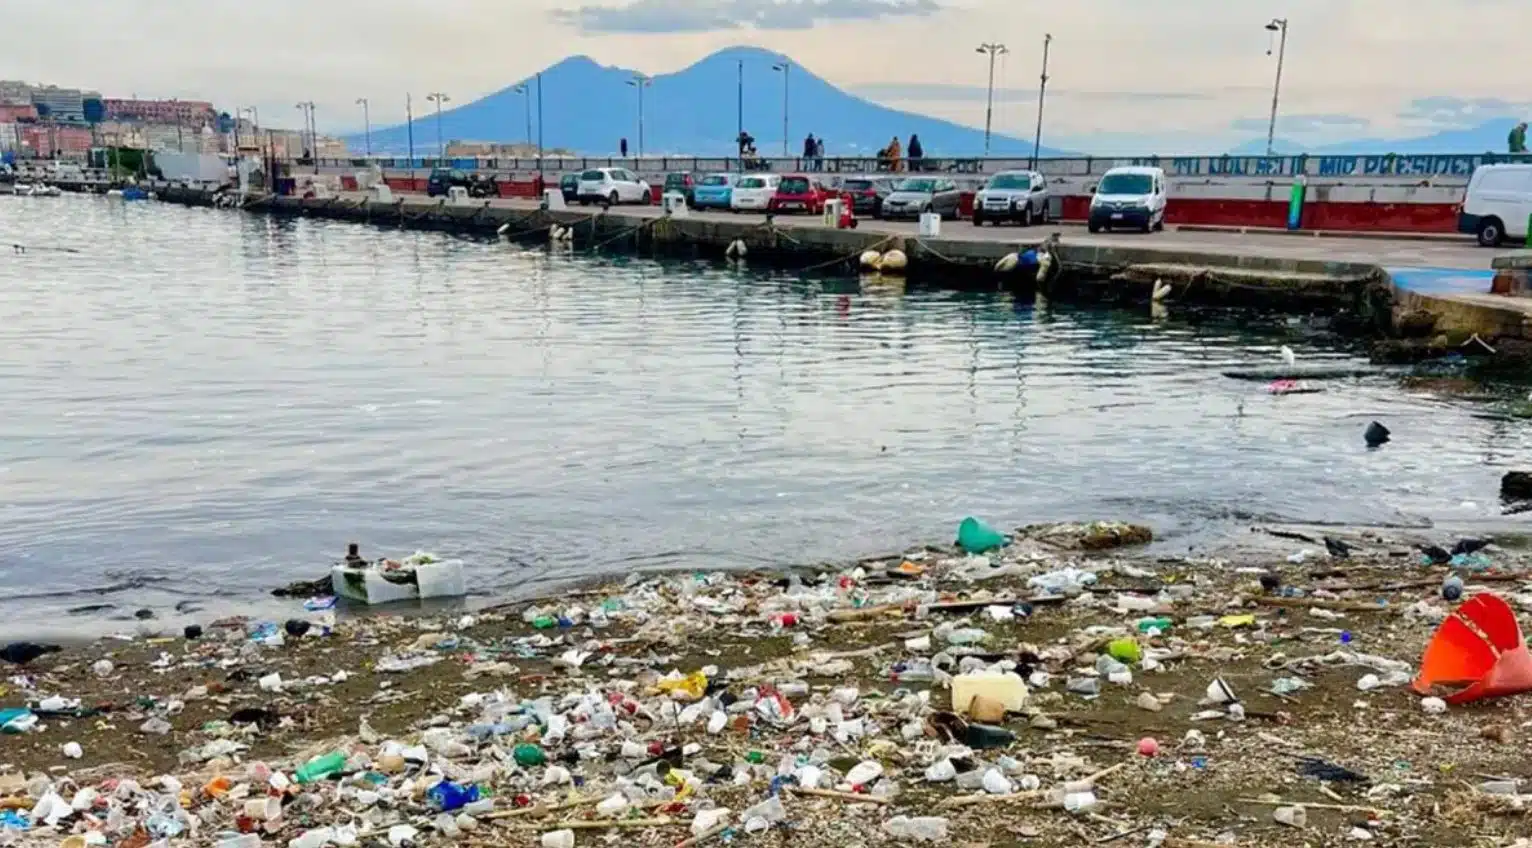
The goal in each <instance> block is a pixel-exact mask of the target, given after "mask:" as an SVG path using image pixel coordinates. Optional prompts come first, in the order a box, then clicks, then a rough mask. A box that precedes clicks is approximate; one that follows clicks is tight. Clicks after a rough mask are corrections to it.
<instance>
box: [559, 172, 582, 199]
mask: <svg viewBox="0 0 1532 848" xmlns="http://www.w3.org/2000/svg"><path fill="white" fill-rule="evenodd" d="M559 192H560V193H561V194H563V195H564V202H565V203H574V202H575V201H576V200H579V199H580V175H579V174H565V175H564V176H562V177H559Z"/></svg>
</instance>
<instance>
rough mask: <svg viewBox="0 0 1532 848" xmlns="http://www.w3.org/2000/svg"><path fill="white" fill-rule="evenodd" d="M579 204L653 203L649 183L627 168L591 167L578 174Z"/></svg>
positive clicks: (652, 193) (652, 194)
mask: <svg viewBox="0 0 1532 848" xmlns="http://www.w3.org/2000/svg"><path fill="white" fill-rule="evenodd" d="M579 197H580V205H582V206H587V205H589V204H592V203H607V204H610V205H612V206H616V205H617V204H619V203H653V202H654V192H653V191H651V190H650V189H649V184H648V183H646V182H644V181H643V180H641V179H639V178H638V176H637V175H636V174H634V173H633V172H632V171H629V170H628V169H627V168H592V169H590V170H589V171H584V172H582V173H581V174H580V191H579Z"/></svg>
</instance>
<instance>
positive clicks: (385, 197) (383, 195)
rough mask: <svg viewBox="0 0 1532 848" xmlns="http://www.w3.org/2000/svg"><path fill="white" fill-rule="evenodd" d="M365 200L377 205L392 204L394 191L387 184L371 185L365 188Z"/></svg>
mask: <svg viewBox="0 0 1532 848" xmlns="http://www.w3.org/2000/svg"><path fill="white" fill-rule="evenodd" d="M367 198H368V199H369V200H372V201H375V202H377V203H393V202H394V190H393V189H391V188H389V187H388V183H373V184H372V185H370V186H368V187H367Z"/></svg>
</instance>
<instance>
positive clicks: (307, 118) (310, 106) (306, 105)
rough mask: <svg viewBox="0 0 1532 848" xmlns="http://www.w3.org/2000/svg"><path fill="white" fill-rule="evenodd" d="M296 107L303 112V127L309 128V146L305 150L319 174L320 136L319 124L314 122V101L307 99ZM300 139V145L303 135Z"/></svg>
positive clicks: (315, 171)
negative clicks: (318, 131)
mask: <svg viewBox="0 0 1532 848" xmlns="http://www.w3.org/2000/svg"><path fill="white" fill-rule="evenodd" d="M296 108H297V109H299V110H300V111H302V112H303V128H304V129H306V130H308V134H309V146H308V149H307V150H305V151H304V152H305V153H307V154H308V157H309V159H310V160H311V163H312V164H313V166H314V173H316V174H317V173H319V151H318V149H317V148H318V147H319V138H318V134H317V133H316V132H315V129H316V127H317V125H316V124H315V123H314V101H312V100H305V101H303V102H302V103H299V104H297V106H296ZM298 141H299V144H300V145H301V144H302V143H303V140H302V138H301V137H300V138H299V140H298Z"/></svg>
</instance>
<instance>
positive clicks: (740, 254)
mask: <svg viewBox="0 0 1532 848" xmlns="http://www.w3.org/2000/svg"><path fill="white" fill-rule="evenodd" d="M747 252H748V251H747V250H746V248H745V240H744V239H735V240H734V241H731V242H729V246H728V247H726V248H724V251H723V255H724V256H726V257H728V258H730V259H744V258H745V253H747Z"/></svg>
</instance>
